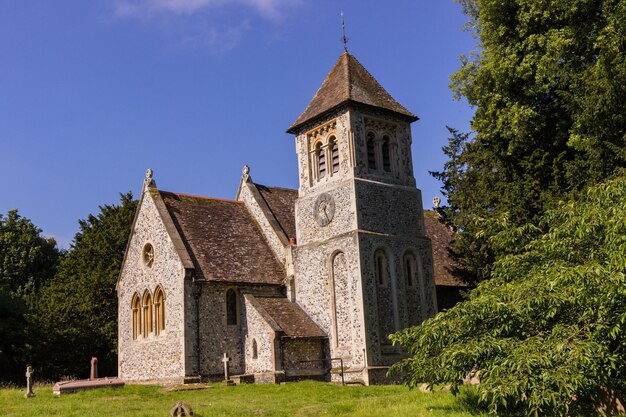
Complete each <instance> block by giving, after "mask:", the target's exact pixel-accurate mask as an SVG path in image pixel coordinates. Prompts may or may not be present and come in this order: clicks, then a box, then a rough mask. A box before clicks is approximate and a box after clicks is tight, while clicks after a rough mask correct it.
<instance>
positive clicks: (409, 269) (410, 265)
mask: <svg viewBox="0 0 626 417" xmlns="http://www.w3.org/2000/svg"><path fill="white" fill-rule="evenodd" d="M404 282H405V283H406V286H407V287H414V286H415V283H416V279H415V257H414V256H413V255H412V254H410V253H407V254H406V255H404Z"/></svg>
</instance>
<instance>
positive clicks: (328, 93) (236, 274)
mask: <svg viewBox="0 0 626 417" xmlns="http://www.w3.org/2000/svg"><path fill="white" fill-rule="evenodd" d="M416 120H417V117H416V116H415V115H414V114H412V113H411V112H410V111H408V110H407V109H406V108H404V107H403V106H402V105H400V104H399V103H398V102H397V101H396V100H394V99H393V98H392V97H391V96H390V95H389V94H388V93H387V92H386V91H385V90H384V89H383V87H382V86H381V85H380V84H379V83H378V82H377V81H376V80H375V79H374V77H373V76H372V75H371V74H370V73H369V72H368V71H367V70H366V69H365V68H364V67H363V66H362V65H361V64H360V63H359V61H357V59H356V58H355V57H354V56H352V55H351V54H349V53H348V52H345V53H344V54H342V55H341V56H340V57H339V59H338V60H337V62H336V64H335V65H334V67H333V68H332V69H331V71H330V72H329V73H328V75H327V76H326V79H325V80H324V82H323V83H322V85H321V87H320V88H319V90H318V91H317V93H316V94H315V96H314V97H313V99H312V100H311V102H310V103H309V105H308V106H307V107H306V109H305V110H304V111H303V112H302V114H301V115H300V116H299V117H298V118H297V120H296V121H295V122H294V123H293V124H292V125H291V127H289V129H288V130H287V132H288V133H291V134H293V135H294V136H295V145H296V146H295V147H296V155H297V158H298V171H299V172H298V176H299V188H298V189H297V190H291V189H285V188H277V187H270V186H265V185H261V184H257V183H255V182H253V180H252V177H251V175H250V169H249V168H248V167H247V166H246V167H244V169H243V175H242V178H241V182H240V184H239V189H238V190H237V193H236V198H235V200H222V199H216V198H209V197H200V196H194V195H188V194H181V193H177V192H170V191H162V190H159V189H158V188H157V185H156V183H155V180H154V178H153V173H152V171H151V170H148V172H147V175H146V178H145V180H144V185H143V190H142V193H141V197H140V202H139V206H138V208H137V213H136V215H135V220H134V223H133V227H132V232H131V236H130V239H129V242H128V246H127V249H126V254H125V257H124V262H123V265H122V269H121V272H120V276H119V281H118V284H117V293H118V301H119V311H118V328H119V330H118V333H119V334H118V357H119V359H118V361H119V368H118V376H119V377H120V378H122V379H124V380H125V381H128V382H132V381H137V382H139V381H145V382H148V381H149V382H184V381H198V380H200V379H202V380H206V379H217V378H219V379H223V378H224V368H225V363H227V365H228V368H229V371H230V374H231V375H232V376H234V377H235V378H236V379H238V380H241V381H256V382H260V381H262V382H280V381H284V380H294V379H302V378H316V379H323V380H333V381H337V380H341V377H342V376H343V378H344V379H345V380H346V381H354V382H360V383H363V384H366V385H367V384H376V383H384V382H385V381H386V380H387V379H386V378H387V377H386V372H387V370H388V368H389V366H390V365H392V364H393V363H395V362H397V361H399V360H400V359H402V358H403V357H405V354H404V353H403V352H402V351H401V350H400V348H399V347H397V346H393V345H392V344H391V343H390V341H389V339H388V336H389V335H390V334H392V333H394V332H396V331H398V330H401V329H403V328H406V327H408V326H413V325H416V324H418V323H420V322H422V321H423V320H424V319H426V318H428V317H432V316H433V315H434V314H435V312H436V311H437V301H436V294H435V280H434V274H433V260H432V249H431V241H430V239H429V238H428V237H427V236H426V235H425V225H424V213H423V209H422V197H421V192H420V190H419V189H418V188H416V184H415V178H414V175H413V161H412V157H411V141H412V139H411V127H410V125H411V123H412V122H414V121H416ZM342 370H343V371H342Z"/></svg>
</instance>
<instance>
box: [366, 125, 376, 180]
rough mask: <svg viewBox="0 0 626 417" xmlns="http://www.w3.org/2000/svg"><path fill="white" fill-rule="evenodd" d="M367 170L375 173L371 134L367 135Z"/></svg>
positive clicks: (374, 156)
mask: <svg viewBox="0 0 626 417" xmlns="http://www.w3.org/2000/svg"><path fill="white" fill-rule="evenodd" d="M367 168H368V169H369V170H370V171H376V144H375V143H374V133H372V132H370V133H368V134H367Z"/></svg>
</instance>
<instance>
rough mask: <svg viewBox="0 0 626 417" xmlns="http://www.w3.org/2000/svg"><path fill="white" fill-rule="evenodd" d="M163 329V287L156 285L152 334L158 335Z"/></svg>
mask: <svg viewBox="0 0 626 417" xmlns="http://www.w3.org/2000/svg"><path fill="white" fill-rule="evenodd" d="M163 330H165V295H164V294H163V289H162V288H161V287H157V289H156V290H155V291H154V334H155V336H158V335H159V334H161V332H162V331H163Z"/></svg>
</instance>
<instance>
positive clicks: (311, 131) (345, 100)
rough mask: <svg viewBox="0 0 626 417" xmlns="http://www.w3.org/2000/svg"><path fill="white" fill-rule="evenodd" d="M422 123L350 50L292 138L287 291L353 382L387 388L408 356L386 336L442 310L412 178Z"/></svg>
mask: <svg viewBox="0 0 626 417" xmlns="http://www.w3.org/2000/svg"><path fill="white" fill-rule="evenodd" d="M416 120H417V117H416V116H415V115H413V114H412V113H411V112H409V111H408V110H407V109H405V108H404V107H403V106H401V105H400V104H399V103H398V102H396V101H395V100H394V99H393V98H392V97H391V96H390V95H389V94H388V93H387V92H386V91H385V90H384V89H383V88H382V87H381V85H380V84H379V83H378V82H377V81H376V80H375V79H374V78H373V77H372V75H371V74H370V73H369V72H368V71H367V70H366V69H365V68H364V67H363V66H362V65H361V64H360V63H359V62H358V61H357V60H356V58H355V57H354V56H352V55H350V54H349V53H347V52H346V53H344V54H343V55H342V56H341V57H340V58H339V60H338V61H337V63H336V64H335V66H334V67H333V68H332V70H331V71H330V73H329V74H328V76H327V77H326V79H325V80H324V82H323V83H322V86H321V87H320V88H319V90H318V91H317V93H316V94H315V96H314V97H313V99H312V100H311V102H310V103H309V105H308V106H307V107H306V109H305V110H304V112H303V113H302V114H301V115H300V116H299V117H298V119H297V120H296V121H295V122H294V124H293V125H292V126H291V127H290V128H289V130H288V133H293V134H294V135H295V137H296V152H297V155H298V166H299V180H300V186H299V190H298V199H297V201H296V231H297V246H296V247H295V250H294V256H293V258H294V259H293V262H294V276H293V277H292V281H291V282H290V284H289V293H290V295H291V297H292V300H293V301H295V302H297V303H298V304H299V305H300V306H301V307H302V308H303V309H304V310H305V311H306V312H307V313H308V314H309V315H310V316H311V317H312V318H313V320H314V321H315V322H316V323H317V324H318V325H320V326H321V328H322V329H323V330H324V331H325V332H326V333H327V335H328V338H329V351H330V352H329V355H330V357H332V358H342V359H343V363H344V366H346V367H347V368H348V371H347V372H346V377H347V378H348V379H350V377H352V378H353V379H362V380H363V381H364V382H366V383H376V382H377V381H380V380H382V379H383V378H384V374H385V372H386V371H387V367H388V366H389V365H391V364H393V363H395V362H397V361H398V360H399V359H400V358H401V355H402V353H401V352H400V351H399V350H398V348H397V347H394V346H392V345H391V343H390V342H389V339H388V335H389V334H391V333H394V332H396V331H398V330H400V329H403V328H406V327H408V326H411V325H415V324H418V323H420V322H421V321H422V320H424V319H425V318H427V317H430V316H433V315H434V313H435V312H436V309H437V307H436V302H435V300H436V297H435V289H434V288H435V286H434V279H433V267H432V251H431V245H430V240H429V239H428V238H427V237H426V236H425V234H424V216H423V212H422V197H421V192H420V190H419V189H417V188H416V186H415V178H414V176H413V170H412V166H413V163H412V158H411V128H410V124H411V123H412V122H414V121H416ZM334 365H335V366H336V365H338V364H336V363H335V364H334Z"/></svg>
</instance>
